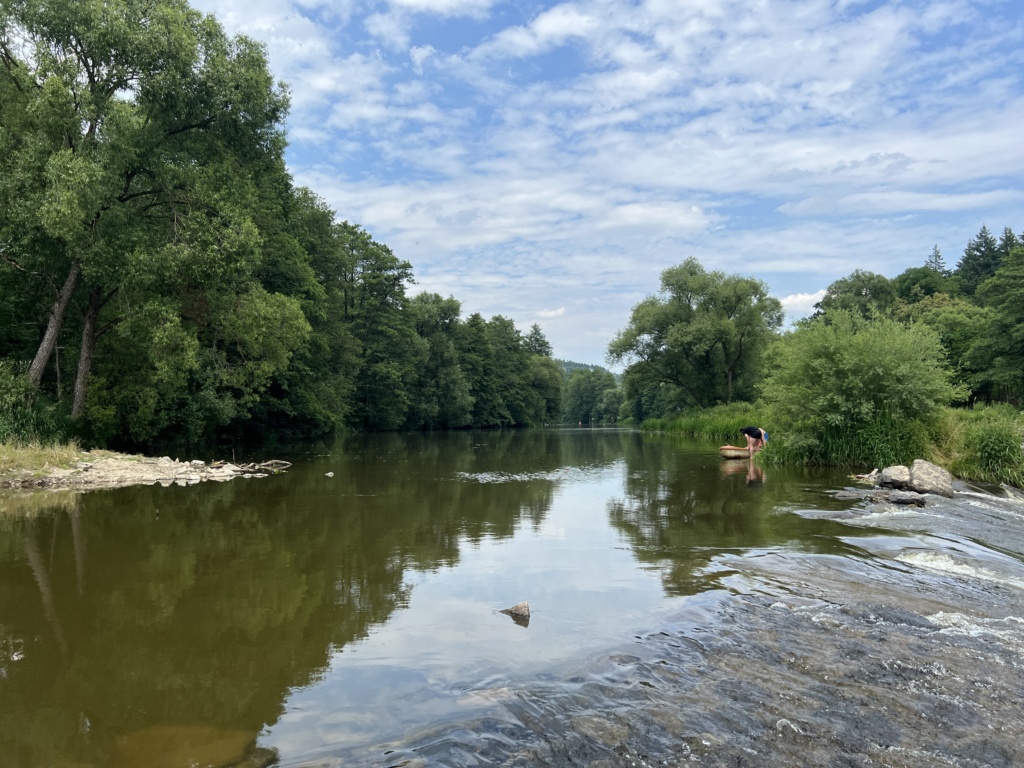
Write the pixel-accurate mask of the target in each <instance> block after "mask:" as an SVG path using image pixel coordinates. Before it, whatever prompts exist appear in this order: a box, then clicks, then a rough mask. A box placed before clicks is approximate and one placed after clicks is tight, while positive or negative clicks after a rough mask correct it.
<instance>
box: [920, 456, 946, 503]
mask: <svg viewBox="0 0 1024 768" xmlns="http://www.w3.org/2000/svg"><path fill="white" fill-rule="evenodd" d="M910 486H911V488H913V489H914V490H915V491H917V492H918V493H935V494H938V495H939V496H945V497H947V498H950V499H951V498H953V476H952V475H951V474H949V472H947V471H946V470H944V469H943V468H942V467H937V466H935V465H934V464H932V463H931V462H930V461H925V460H924V459H917V460H916V461H914V463H913V464H912V465H911V466H910Z"/></svg>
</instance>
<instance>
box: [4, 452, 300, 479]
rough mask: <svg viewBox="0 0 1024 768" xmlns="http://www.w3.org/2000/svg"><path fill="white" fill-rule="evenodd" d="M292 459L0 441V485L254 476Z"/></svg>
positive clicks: (276, 468)
mask: <svg viewBox="0 0 1024 768" xmlns="http://www.w3.org/2000/svg"><path fill="white" fill-rule="evenodd" d="M289 466H290V464H288V462H284V461H266V462H262V463H258V464H233V463H230V462H224V461H213V462H209V463H208V462H205V461H202V460H201V459H193V460H186V461H182V460H179V459H172V458H171V457H169V456H162V457H160V458H155V457H149V456H141V455H137V454H126V453H117V452H115V451H104V450H95V451H85V450H82V449H80V448H79V447H78V446H76V445H74V444H60V445H50V446H43V445H39V444H26V445H10V444H6V443H5V444H2V445H0V490H4V489H9V490H39V489H61V488H69V489H75V490H96V489H101V488H122V487H125V486H130V485H162V486H169V485H181V486H186V485H195V484H196V483H202V482H208V481H209V482H225V481H227V480H233V479H235V478H238V477H241V478H247V479H248V478H257V477H266V476H267V475H270V474H274V473H276V472H280V471H282V470H284V469H286V468H287V467H289Z"/></svg>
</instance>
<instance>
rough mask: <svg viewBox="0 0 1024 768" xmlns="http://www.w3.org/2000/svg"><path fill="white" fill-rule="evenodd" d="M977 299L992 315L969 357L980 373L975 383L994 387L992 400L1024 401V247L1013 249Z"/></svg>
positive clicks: (977, 295)
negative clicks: (1022, 399) (1023, 399)
mask: <svg viewBox="0 0 1024 768" xmlns="http://www.w3.org/2000/svg"><path fill="white" fill-rule="evenodd" d="M976 298H977V299H978V300H979V301H980V302H982V304H983V305H984V306H985V307H987V308H989V309H990V310H991V312H992V315H991V320H990V322H989V324H988V326H987V328H986V329H985V332H984V333H981V334H979V335H978V337H977V339H976V340H975V343H974V345H973V347H972V349H971V352H970V356H971V358H972V362H973V363H974V364H975V367H976V369H977V370H978V373H977V374H976V375H975V381H974V383H975V384H976V385H979V386H985V385H988V386H989V387H991V396H992V397H993V399H995V398H998V399H1006V400H1011V399H1012V400H1014V401H1015V402H1020V400H1021V398H1024V247H1018V248H1016V249H1015V250H1013V251H1012V252H1011V253H1010V254H1009V255H1008V256H1007V258H1006V259H1004V260H1003V261H1002V263H1001V264H1000V266H999V268H998V269H997V270H996V273H995V275H994V276H993V277H991V278H990V279H988V280H986V281H985V282H984V283H982V284H981V285H980V286H979V288H978V291H977V294H976Z"/></svg>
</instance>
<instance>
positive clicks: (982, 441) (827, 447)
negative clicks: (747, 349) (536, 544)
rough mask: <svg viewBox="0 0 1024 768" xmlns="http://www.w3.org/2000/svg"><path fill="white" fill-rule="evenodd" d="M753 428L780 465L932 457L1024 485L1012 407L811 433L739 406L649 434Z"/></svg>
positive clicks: (684, 417) (963, 471)
mask: <svg viewBox="0 0 1024 768" xmlns="http://www.w3.org/2000/svg"><path fill="white" fill-rule="evenodd" d="M747 425H756V426H761V427H764V428H765V429H767V430H768V431H769V432H773V434H772V440H771V441H770V442H769V445H768V447H767V449H766V450H765V452H764V453H762V454H761V458H762V460H767V461H770V462H772V463H779V464H820V465H830V466H845V467H851V468H858V469H871V468H874V467H881V466H888V465H890V464H901V463H909V462H911V461H913V460H914V459H917V458H924V459H928V460H929V461H932V462H934V463H936V464H938V465H939V466H942V467H945V468H946V469H948V470H949V471H950V472H952V473H953V474H954V475H955V476H956V477H959V478H962V479H964V480H974V481H978V482H986V483H1006V484H1007V485H1012V486H1015V487H1018V488H1022V487H1024V447H1022V442H1024V414H1022V413H1021V412H1020V411H1018V410H1017V409H1016V408H1013V407H1012V406H1009V405H990V406H986V405H978V406H975V407H974V408H942V409H940V411H939V412H938V413H937V414H936V416H935V418H934V419H932V421H931V422H930V423H928V424H925V423H923V422H920V421H899V420H896V419H892V418H889V417H886V416H884V415H883V416H880V417H878V418H875V419H873V420H871V421H868V422H865V423H864V424H863V425H862V426H861V428H859V429H850V428H849V427H846V426H844V427H843V428H842V429H837V430H835V434H832V433H830V432H829V433H825V434H821V435H804V434H795V433H791V432H790V431H788V430H787V429H785V428H784V427H781V426H777V425H775V424H774V422H773V419H772V417H771V414H770V413H769V412H768V411H767V409H764V408H758V407H756V406H754V405H752V404H750V403H734V404H732V405H720V406H716V407H714V408H708V409H706V410H703V411H691V412H688V413H685V414H680V415H679V416H675V417H673V418H669V419H651V420H649V421H645V422H644V423H643V425H642V428H643V429H650V430H657V431H665V432H677V433H680V434H685V435H692V436H694V437H700V438H704V439H708V440H723V441H735V440H739V438H740V435H739V430H740V427H745V426H747ZM740 444H742V443H740Z"/></svg>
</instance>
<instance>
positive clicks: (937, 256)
mask: <svg viewBox="0 0 1024 768" xmlns="http://www.w3.org/2000/svg"><path fill="white" fill-rule="evenodd" d="M924 265H925V266H926V267H927V268H928V269H930V270H932V271H933V272H937V273H939V274H940V275H942V276H943V277H948V276H949V270H948V269H946V260H945V259H943V258H942V252H941V251H940V250H939V246H938V244H936V245H935V246H933V247H932V252H931V255H930V256H929V257H928V258H927V259H926V260H925V262H924Z"/></svg>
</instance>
